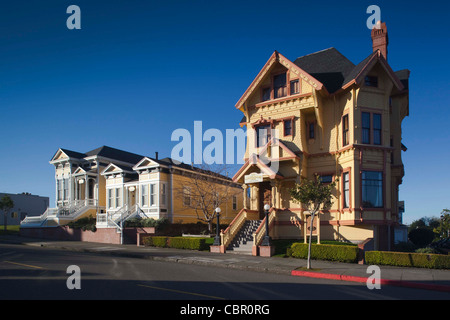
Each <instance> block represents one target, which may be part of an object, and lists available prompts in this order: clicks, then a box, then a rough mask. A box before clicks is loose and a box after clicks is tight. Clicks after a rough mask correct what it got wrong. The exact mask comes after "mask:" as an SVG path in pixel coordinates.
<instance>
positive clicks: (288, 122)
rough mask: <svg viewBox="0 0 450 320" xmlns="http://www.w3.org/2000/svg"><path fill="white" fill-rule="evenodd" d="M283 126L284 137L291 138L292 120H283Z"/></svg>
mask: <svg viewBox="0 0 450 320" xmlns="http://www.w3.org/2000/svg"><path fill="white" fill-rule="evenodd" d="M283 126H284V135H285V136H291V135H292V120H291V119H289V120H284V121H283Z"/></svg>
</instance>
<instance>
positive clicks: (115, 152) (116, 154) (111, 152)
mask: <svg viewBox="0 0 450 320" xmlns="http://www.w3.org/2000/svg"><path fill="white" fill-rule="evenodd" d="M90 156H100V157H105V158H110V159H114V160H118V161H123V162H128V163H133V164H136V163H138V162H139V161H140V160H141V159H142V158H144V156H141V155H139V154H135V153H131V152H127V151H123V150H119V149H115V148H111V147H108V146H102V147H100V148H97V149H94V150H91V151H88V152H86V157H90Z"/></svg>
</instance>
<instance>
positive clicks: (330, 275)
mask: <svg viewBox="0 0 450 320" xmlns="http://www.w3.org/2000/svg"><path fill="white" fill-rule="evenodd" d="M291 275H293V276H298V277H309V278H318V279H329V280H340V281H351V282H361V283H364V282H367V279H368V277H356V276H348V275H340V274H334V273H322V272H311V271H301V270H292V271H291ZM380 284H382V285H391V286H400V287H408V288H417V289H425V290H436V291H443V292H450V286H446V285H440V284H427V283H417V282H410V281H401V280H390V279H380Z"/></svg>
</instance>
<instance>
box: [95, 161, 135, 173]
mask: <svg viewBox="0 0 450 320" xmlns="http://www.w3.org/2000/svg"><path fill="white" fill-rule="evenodd" d="M109 172H126V173H131V174H135V172H134V171H133V168H132V167H129V166H123V165H119V164H116V163H110V164H109V165H107V166H106V168H105V169H103V171H102V172H101V174H102V175H105V174H107V173H109Z"/></svg>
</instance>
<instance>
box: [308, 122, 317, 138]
mask: <svg viewBox="0 0 450 320" xmlns="http://www.w3.org/2000/svg"><path fill="white" fill-rule="evenodd" d="M314 137H315V132H314V122H310V123H308V139H314Z"/></svg>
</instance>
